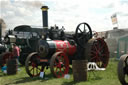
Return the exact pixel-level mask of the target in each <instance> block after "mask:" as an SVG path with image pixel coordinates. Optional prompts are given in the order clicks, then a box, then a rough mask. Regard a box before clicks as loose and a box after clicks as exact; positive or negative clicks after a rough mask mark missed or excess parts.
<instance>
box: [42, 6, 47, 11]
mask: <svg viewBox="0 0 128 85" xmlns="http://www.w3.org/2000/svg"><path fill="white" fill-rule="evenodd" d="M41 9H42V11H47V10H48V9H49V8H48V6H42V7H41Z"/></svg>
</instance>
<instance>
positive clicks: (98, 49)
mask: <svg viewBox="0 0 128 85" xmlns="http://www.w3.org/2000/svg"><path fill="white" fill-rule="evenodd" d="M85 47H87V48H86V49H85V56H86V57H88V61H89V62H95V63H96V64H97V65H98V67H99V68H106V67H107V65H108V61H109V50H108V46H107V44H106V42H105V41H104V39H102V38H97V39H91V40H89V41H88V43H87V44H86V46H85Z"/></svg>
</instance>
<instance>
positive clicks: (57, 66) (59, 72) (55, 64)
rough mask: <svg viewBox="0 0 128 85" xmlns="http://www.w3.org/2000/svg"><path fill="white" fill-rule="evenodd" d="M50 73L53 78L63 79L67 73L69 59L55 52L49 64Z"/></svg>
mask: <svg viewBox="0 0 128 85" xmlns="http://www.w3.org/2000/svg"><path fill="white" fill-rule="evenodd" d="M50 69H51V73H52V74H53V76H54V77H57V78H60V77H64V75H65V74H67V73H68V72H69V59H68V56H66V54H65V53H63V52H56V53H55V54H54V55H53V56H52V58H51V62H50Z"/></svg>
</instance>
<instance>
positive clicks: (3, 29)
mask: <svg viewBox="0 0 128 85" xmlns="http://www.w3.org/2000/svg"><path fill="white" fill-rule="evenodd" d="M0 24H1V28H2V29H1V30H2V35H4V33H5V29H6V24H5V22H4V20H3V19H2V18H0Z"/></svg>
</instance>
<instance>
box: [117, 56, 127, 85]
mask: <svg viewBox="0 0 128 85" xmlns="http://www.w3.org/2000/svg"><path fill="white" fill-rule="evenodd" d="M117 70H118V78H119V80H120V82H121V84H122V85H128V54H125V55H122V56H121V57H120V61H119V63H118V69H117Z"/></svg>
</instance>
